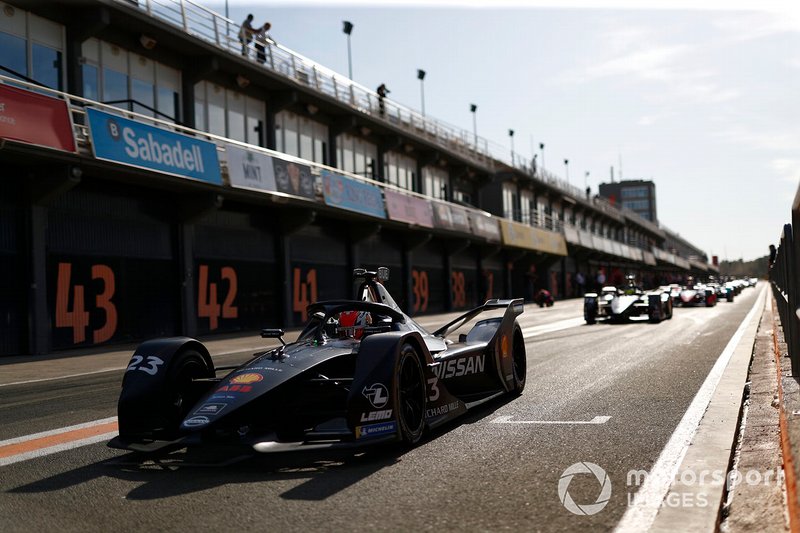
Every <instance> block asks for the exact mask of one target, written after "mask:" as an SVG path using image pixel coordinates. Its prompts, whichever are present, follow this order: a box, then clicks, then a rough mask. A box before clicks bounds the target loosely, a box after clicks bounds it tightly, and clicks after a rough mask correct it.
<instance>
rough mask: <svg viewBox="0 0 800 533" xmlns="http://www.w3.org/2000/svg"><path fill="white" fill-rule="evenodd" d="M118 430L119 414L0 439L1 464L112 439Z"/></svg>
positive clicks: (4, 464)
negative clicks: (22, 435)
mask: <svg viewBox="0 0 800 533" xmlns="http://www.w3.org/2000/svg"><path fill="white" fill-rule="evenodd" d="M117 433H119V428H118V425H117V417H116V416H112V417H109V418H103V419H100V420H94V421H92V422H86V423H85V424H77V425H75V426H67V427H63V428H59V429H53V430H50V431H43V432H41V433H34V434H32V435H26V436H24V437H17V438H14V439H9V440H4V441H0V466H6V465H10V464H14V463H19V462H21V461H27V460H28V459H34V458H36V457H43V456H45V455H50V454H53V453H57V452H63V451H66V450H72V449H73V448H79V447H81V446H86V445H87V444H94V443H96V442H103V441H107V440H111V439H112V438H113V437H116V436H117Z"/></svg>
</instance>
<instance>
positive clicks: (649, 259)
mask: <svg viewBox="0 0 800 533" xmlns="http://www.w3.org/2000/svg"><path fill="white" fill-rule="evenodd" d="M642 256H643V257H644V264H645V265H650V266H656V258H655V256H654V255H653V254H652V253H650V252H647V251H643V252H642Z"/></svg>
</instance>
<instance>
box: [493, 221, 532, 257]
mask: <svg viewBox="0 0 800 533" xmlns="http://www.w3.org/2000/svg"><path fill="white" fill-rule="evenodd" d="M500 231H502V232H503V244H508V245H509V246H516V247H517V248H527V249H529V250H535V249H536V247H535V243H534V237H533V228H532V227H531V226H528V225H526V224H520V223H519V222H512V221H510V220H505V219H500Z"/></svg>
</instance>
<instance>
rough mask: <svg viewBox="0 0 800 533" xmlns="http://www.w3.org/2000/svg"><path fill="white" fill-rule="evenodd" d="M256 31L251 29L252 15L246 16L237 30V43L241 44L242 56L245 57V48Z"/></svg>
mask: <svg viewBox="0 0 800 533" xmlns="http://www.w3.org/2000/svg"><path fill="white" fill-rule="evenodd" d="M255 33H256V30H255V28H253V14H252V13H250V14H249V15H247V18H246V19H245V20H244V22H242V27H241V28H239V42H240V43H242V55H243V56H247V46H248V45H249V44H250V42H251V41H252V40H253V35H255Z"/></svg>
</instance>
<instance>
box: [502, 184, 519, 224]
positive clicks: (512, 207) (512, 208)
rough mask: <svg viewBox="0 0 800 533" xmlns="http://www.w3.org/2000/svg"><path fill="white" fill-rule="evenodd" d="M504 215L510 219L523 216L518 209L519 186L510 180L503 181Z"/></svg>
mask: <svg viewBox="0 0 800 533" xmlns="http://www.w3.org/2000/svg"><path fill="white" fill-rule="evenodd" d="M503 217H504V218H507V219H509V220H518V219H520V218H521V217H520V212H519V210H518V209H517V186H516V185H515V184H514V183H511V182H508V181H507V182H505V183H503Z"/></svg>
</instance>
